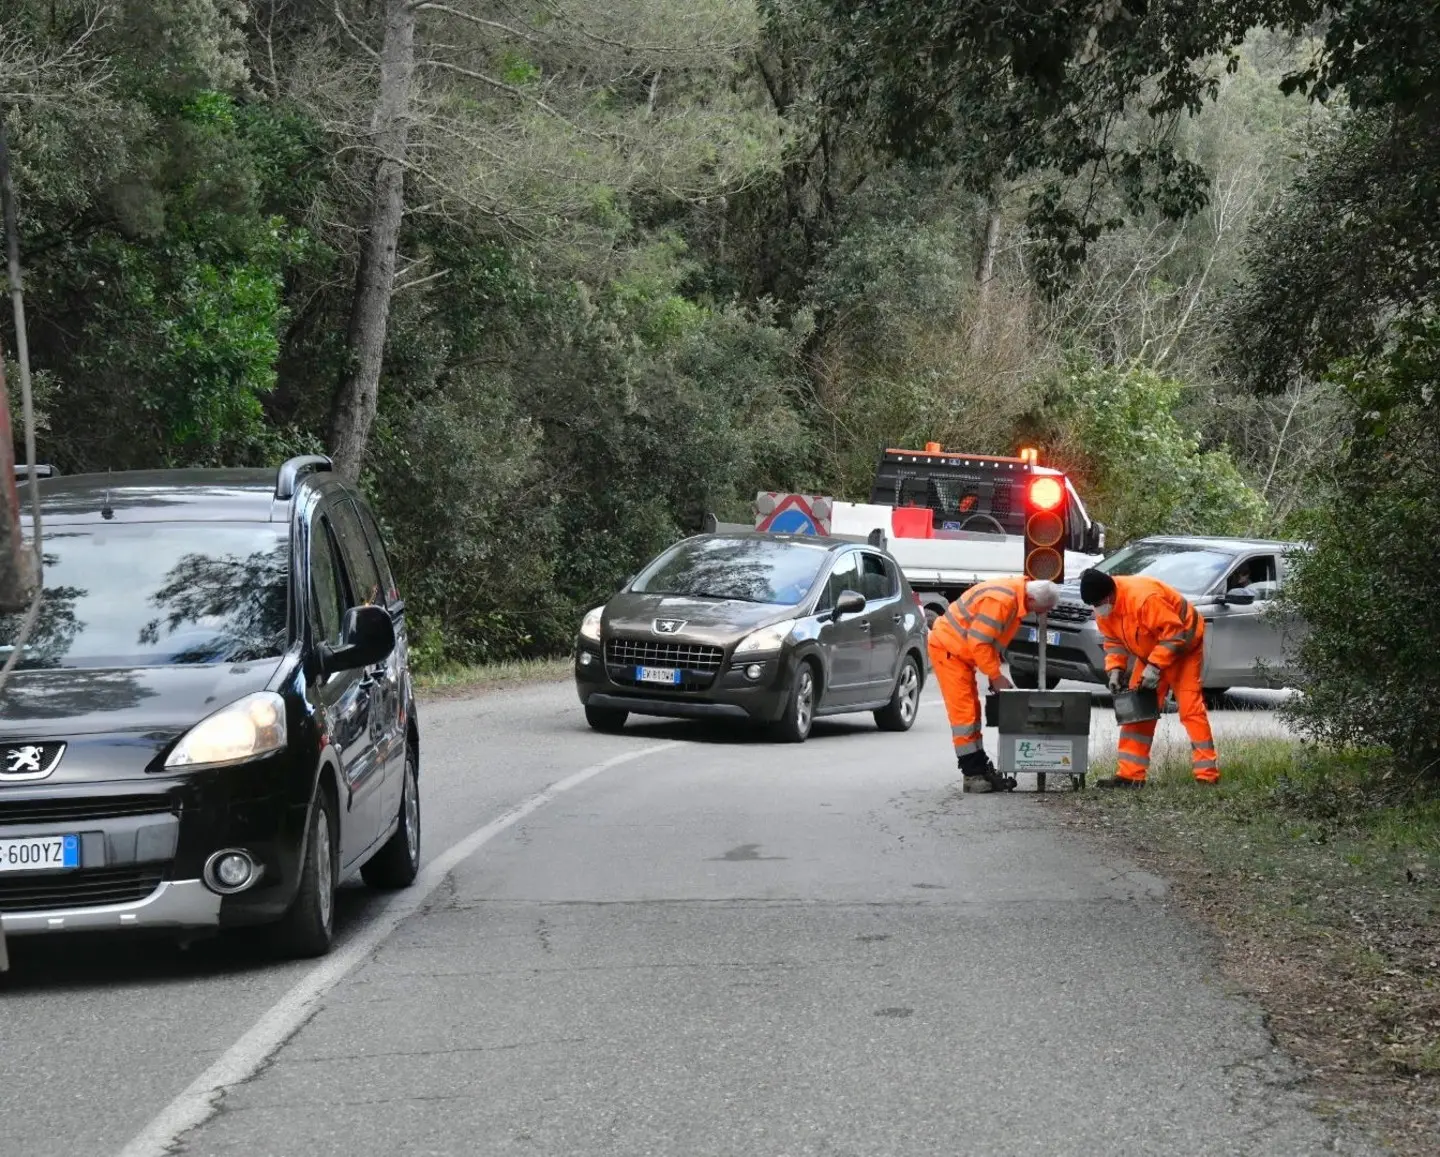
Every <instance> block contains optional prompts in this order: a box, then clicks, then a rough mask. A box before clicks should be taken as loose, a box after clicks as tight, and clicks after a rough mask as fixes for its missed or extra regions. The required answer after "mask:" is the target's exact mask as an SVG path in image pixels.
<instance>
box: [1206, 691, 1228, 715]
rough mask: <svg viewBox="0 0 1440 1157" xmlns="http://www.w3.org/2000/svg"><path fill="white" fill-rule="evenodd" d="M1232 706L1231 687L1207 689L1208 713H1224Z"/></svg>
mask: <svg viewBox="0 0 1440 1157" xmlns="http://www.w3.org/2000/svg"><path fill="white" fill-rule="evenodd" d="M1229 706H1230V688H1229V687H1206V688H1205V708H1206V710H1207V711H1223V710H1224V709H1225V708H1226V707H1229Z"/></svg>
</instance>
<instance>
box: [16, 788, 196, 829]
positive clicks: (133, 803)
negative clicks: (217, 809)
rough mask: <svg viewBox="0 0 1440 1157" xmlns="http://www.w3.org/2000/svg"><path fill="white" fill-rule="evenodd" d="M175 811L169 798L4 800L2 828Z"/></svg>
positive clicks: (101, 797)
mask: <svg viewBox="0 0 1440 1157" xmlns="http://www.w3.org/2000/svg"><path fill="white" fill-rule="evenodd" d="M174 810H175V808H174V805H173V804H172V803H171V802H170V799H169V798H168V797H166V796H158V795H117V796H80V797H76V798H74V799H66V798H64V797H51V798H50V799H4V798H0V828H5V827H13V826H14V825H16V824H59V823H90V822H92V821H95V820H111V819H119V818H121V817H123V816H151V815H167V814H170V813H173V812H174Z"/></svg>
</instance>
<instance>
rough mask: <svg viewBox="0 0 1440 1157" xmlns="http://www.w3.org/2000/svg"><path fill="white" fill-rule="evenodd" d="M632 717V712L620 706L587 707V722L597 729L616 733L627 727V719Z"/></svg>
mask: <svg viewBox="0 0 1440 1157" xmlns="http://www.w3.org/2000/svg"><path fill="white" fill-rule="evenodd" d="M629 718H630V712H628V711H622V710H621V709H620V708H618V707H586V708H585V722H586V723H588V724H590V726H591V727H592V728H594V729H595V730H596V731H604V732H608V733H610V734H614V733H615V732H617V731H623V730H624V729H625V720H627V719H629Z"/></svg>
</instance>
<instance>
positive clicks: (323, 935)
mask: <svg viewBox="0 0 1440 1157" xmlns="http://www.w3.org/2000/svg"><path fill="white" fill-rule="evenodd" d="M335 827H336V825H335V805H334V804H333V803H332V802H331V800H330V793H329V792H327V791H326V790H325V789H324V788H323V787H322V788H321V789H320V791H319V792H318V793H317V795H316V797H315V808H314V810H313V811H312V813H311V817H310V833H309V838H308V839H307V840H306V841H305V863H304V866H303V867H302V868H301V870H300V888H299V891H298V892H296V894H295V901H294V903H292V904H291V905H290V910H289V911H288V912H286V913H285V915H284V917H283V918H282V919H281V920H280V923H279V924H277V925H276V926H275V929H274V942H275V947H276V948H277V949H278V950H279V951H280V952H281V953H282V954H283V955H285V956H292V957H307V956H324V955H325V954H326V953H327V952H329V951H330V948H331V945H333V944H334V943H335V876H336V874H337V872H336V869H337V862H336V861H337V859H338V855H337V850H336V846H335V844H336V840H335Z"/></svg>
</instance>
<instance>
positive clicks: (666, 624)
mask: <svg viewBox="0 0 1440 1157" xmlns="http://www.w3.org/2000/svg"><path fill="white" fill-rule="evenodd" d="M685 623H686V620H685V619H656V620H655V633H656V634H657V635H678V634H679V633H680V632H681V631H682V630H683V629H684V627H685Z"/></svg>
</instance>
